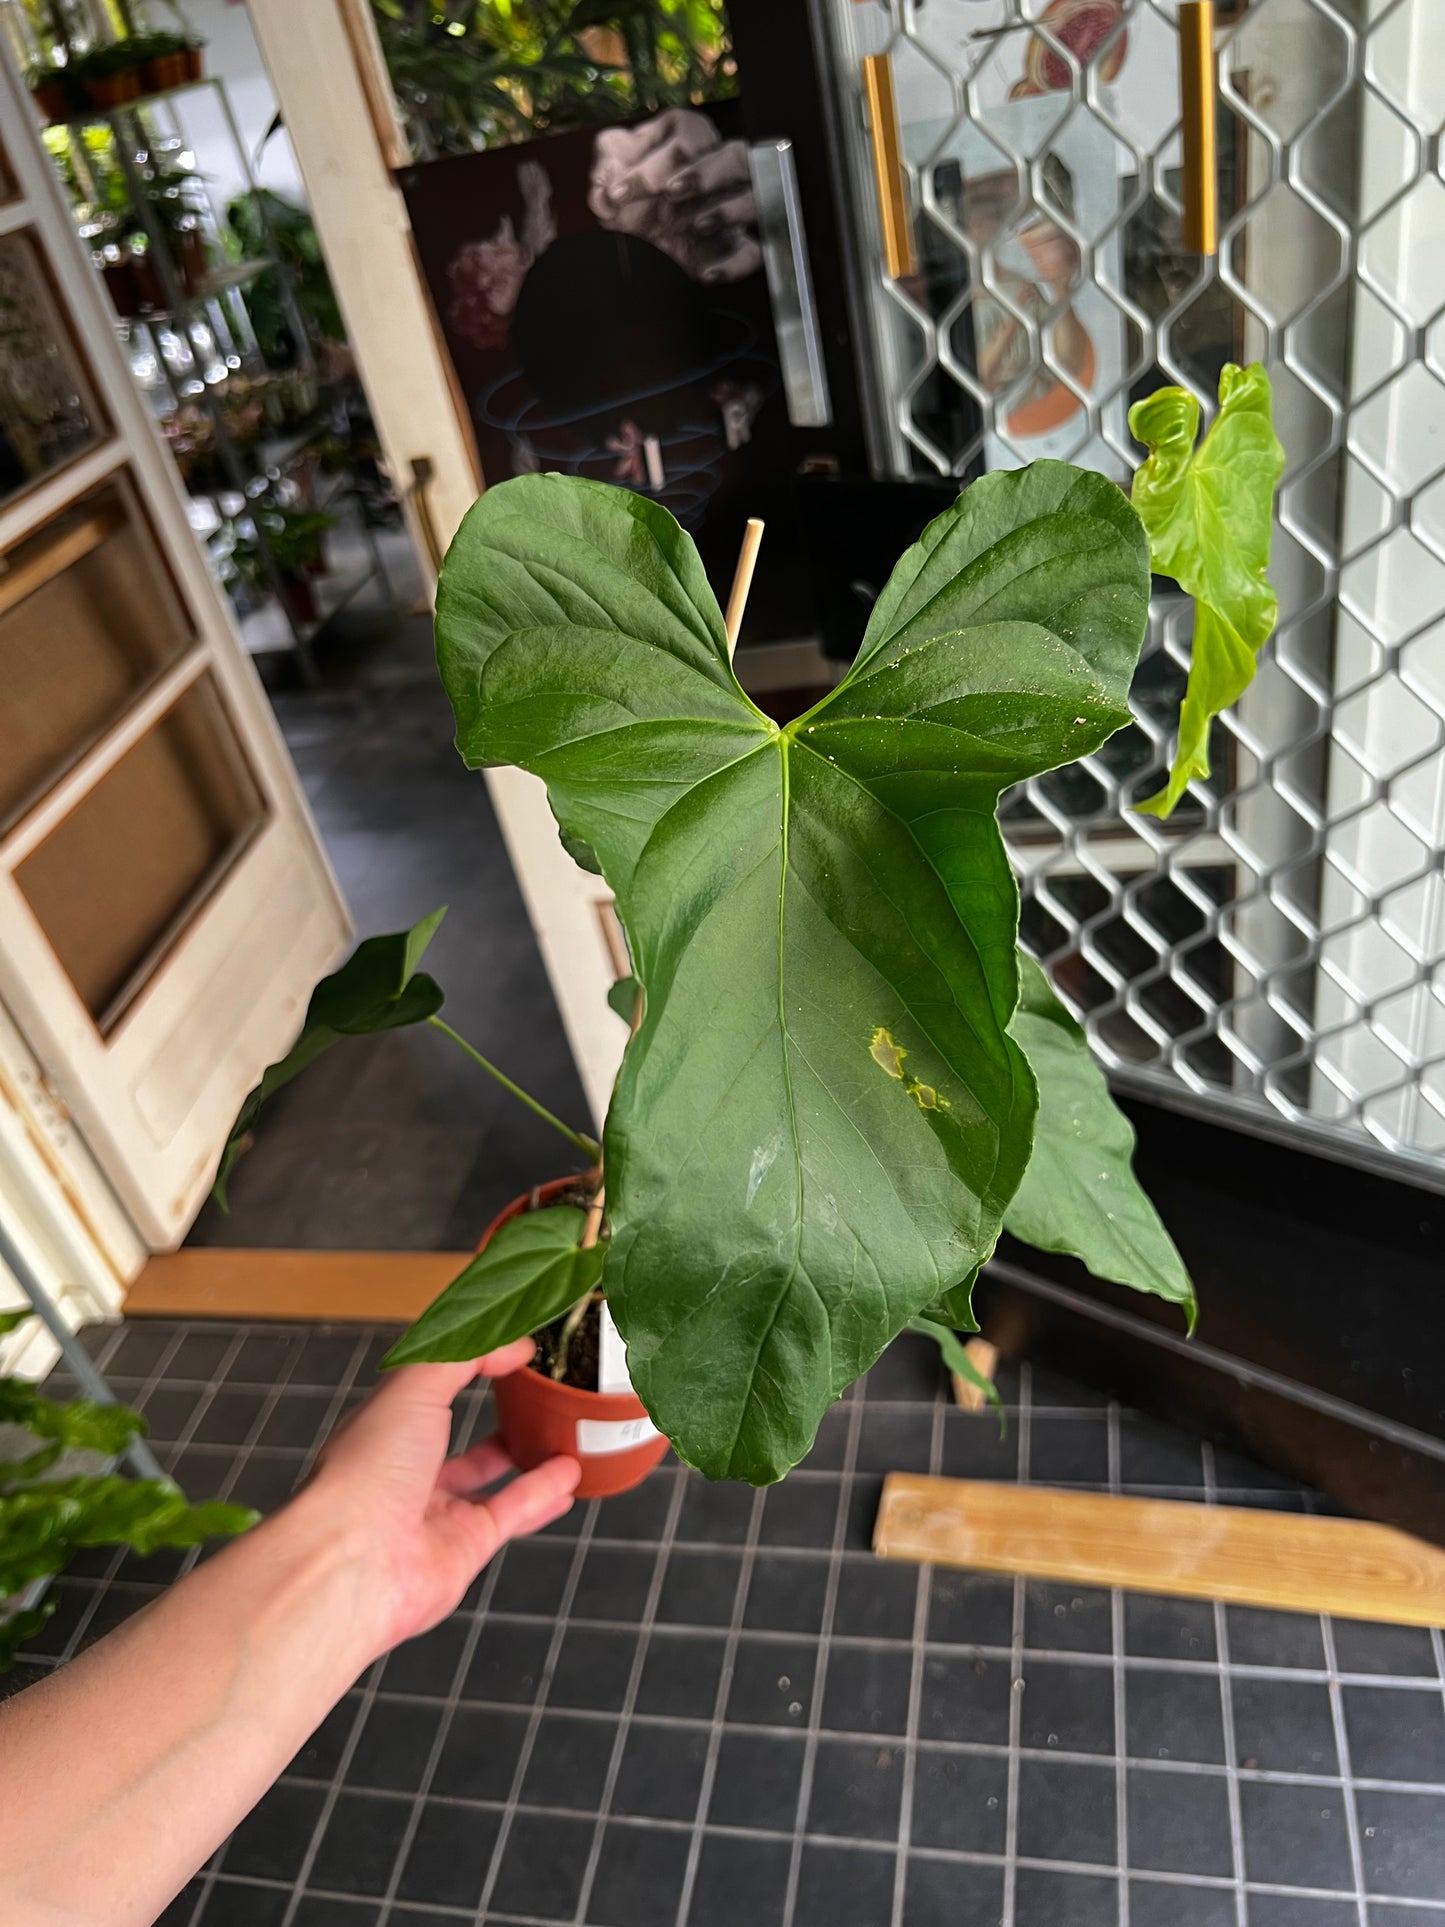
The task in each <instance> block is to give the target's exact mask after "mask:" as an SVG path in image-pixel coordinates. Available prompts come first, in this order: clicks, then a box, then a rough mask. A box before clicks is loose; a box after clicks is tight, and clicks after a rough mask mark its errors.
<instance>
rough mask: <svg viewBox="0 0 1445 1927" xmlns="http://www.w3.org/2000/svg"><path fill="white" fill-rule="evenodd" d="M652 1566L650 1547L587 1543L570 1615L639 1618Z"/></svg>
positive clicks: (573, 1616)
mask: <svg viewBox="0 0 1445 1927" xmlns="http://www.w3.org/2000/svg"><path fill="white" fill-rule="evenodd" d="M656 1566H657V1553H656V1551H655V1550H654V1549H653V1548H652V1547H650V1546H649V1547H646V1548H643V1547H641V1546H639V1547H636V1548H635V1549H634V1548H633V1547H632V1546H596V1545H594V1546H589V1547H588V1548H587V1556H586V1558H585V1560H584V1561H583V1564H582V1571H581V1573H580V1575H579V1576H578V1580H577V1590H576V1592H575V1593H574V1594H573V1597H572V1607H571V1616H572V1618H573V1619H620V1620H636V1619H640V1618H641V1616H642V1609H643V1607H644V1605H645V1604H646V1603H647V1594H648V1589H649V1587H650V1586H651V1584H652V1576H653V1572H654V1570H655V1568H656Z"/></svg>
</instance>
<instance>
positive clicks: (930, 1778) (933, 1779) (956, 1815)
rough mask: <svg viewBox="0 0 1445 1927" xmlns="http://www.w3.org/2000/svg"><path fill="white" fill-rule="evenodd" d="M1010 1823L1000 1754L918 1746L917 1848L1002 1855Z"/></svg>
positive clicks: (1005, 1763) (915, 1776)
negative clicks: (937, 1848)
mask: <svg viewBox="0 0 1445 1927" xmlns="http://www.w3.org/2000/svg"><path fill="white" fill-rule="evenodd" d="M1007 1821H1008V1760H1007V1758H1006V1757H1005V1756H1004V1755H1003V1754H1001V1753H963V1752H958V1751H954V1750H952V1749H945V1748H942V1747H931V1746H926V1747H919V1749H918V1751H917V1753H916V1754H915V1755H914V1761H913V1831H912V1838H913V1844H914V1846H915V1847H940V1848H945V1849H947V1850H948V1851H949V1852H952V1853H1002V1852H1003V1850H1004V1840H1005V1833H1006V1827H1007Z"/></svg>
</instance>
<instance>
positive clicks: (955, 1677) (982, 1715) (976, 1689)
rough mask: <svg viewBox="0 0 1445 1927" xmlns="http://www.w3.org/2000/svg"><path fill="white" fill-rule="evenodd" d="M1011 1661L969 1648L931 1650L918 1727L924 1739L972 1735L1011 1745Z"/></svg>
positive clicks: (977, 1741) (971, 1738) (925, 1666)
mask: <svg viewBox="0 0 1445 1927" xmlns="http://www.w3.org/2000/svg"><path fill="white" fill-rule="evenodd" d="M1009 1680H1010V1674H1009V1663H1008V1661H1007V1660H1006V1659H975V1658H973V1657H972V1656H971V1655H970V1654H968V1653H967V1652H948V1651H943V1652H930V1653H929V1654H928V1656H927V1658H926V1659H925V1660H924V1662H923V1700H922V1704H921V1706H920V1708H919V1716H918V1732H919V1736H920V1738H922V1739H925V1740H955V1741H957V1740H968V1741H972V1742H974V1743H975V1744H977V1745H981V1746H1006V1745H1007V1744H1008V1729H1009V1695H1010V1685H1009Z"/></svg>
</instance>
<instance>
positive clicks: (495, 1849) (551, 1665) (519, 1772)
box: [475, 1499, 601, 1921]
mask: <svg viewBox="0 0 1445 1927" xmlns="http://www.w3.org/2000/svg"><path fill="white" fill-rule="evenodd" d="M600 1503H601V1501H600V1500H597V1499H594V1500H593V1501H592V1502H591V1504H590V1505H589V1506H588V1508H587V1517H586V1518H585V1519H584V1520H583V1521H582V1528H581V1530H580V1531H579V1532H578V1534H577V1541H576V1544H575V1546H574V1547H573V1551H572V1563H571V1565H570V1566H569V1567H568V1569H567V1579H566V1583H565V1584H564V1585H563V1587H562V1597H561V1599H560V1600H559V1601H558V1602H557V1617H556V1622H555V1624H554V1626H553V1629H552V1638H551V1640H550V1642H549V1644H548V1647H547V1657H546V1659H545V1660H544V1661H543V1662H542V1672H541V1677H540V1678H539V1679H538V1681H537V1691H536V1694H535V1696H534V1697H533V1700H532V1711H531V1715H530V1717H529V1718H528V1721H527V1730H526V1732H525V1733H524V1734H523V1735H522V1747H521V1751H520V1752H519V1753H518V1755H517V1764H516V1766H515V1768H514V1769H513V1772H512V1784H511V1787H510V1789H509V1791H508V1794H507V1799H506V1804H505V1805H504V1806H503V1808H502V1818H501V1824H500V1825H499V1826H498V1828H497V1838H496V1840H495V1842H494V1843H493V1846H492V1856H491V1860H490V1861H489V1863H488V1865H487V1876H486V1879H485V1880H484V1881H483V1883H482V1892H481V1898H480V1899H479V1900H478V1902H477V1906H476V1915H475V1917H476V1919H477V1920H479V1921H480V1920H481V1919H482V1917H483V1915H484V1914H485V1913H486V1911H487V1903H488V1902H489V1901H490V1899H491V1897H492V1894H493V1891H494V1890H495V1888H496V1885H497V1880H498V1878H499V1877H500V1875H501V1871H502V1860H503V1857H504V1856H505V1854H506V1851H507V1841H508V1839H509V1838H510V1837H511V1832H512V1822H513V1821H514V1820H515V1819H516V1817H517V1808H518V1807H519V1806H520V1805H521V1793H522V1783H523V1781H524V1780H525V1779H526V1777H527V1768H528V1767H529V1766H530V1765H531V1764H532V1750H533V1748H534V1747H535V1746H536V1744H537V1734H538V1732H539V1731H540V1729H541V1725H542V1715H543V1714H544V1713H545V1712H546V1710H547V1699H548V1696H549V1695H550V1693H551V1691H552V1680H553V1676H554V1675H555V1673H556V1670H557V1661H558V1660H559V1659H560V1658H561V1655H562V1646H563V1643H564V1642H565V1640H566V1637H567V1630H568V1618H569V1614H570V1613H571V1610H572V1601H573V1599H574V1598H575V1597H576V1595H577V1586H578V1583H579V1581H580V1580H581V1577H582V1568H583V1566H584V1565H585V1564H586V1562H587V1553H588V1550H589V1549H590V1546H591V1543H592V1532H593V1528H594V1526H595V1524H596V1520H597V1508H598V1506H599V1505H600Z"/></svg>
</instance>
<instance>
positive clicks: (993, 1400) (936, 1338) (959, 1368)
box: [908, 1317, 1008, 1435]
mask: <svg viewBox="0 0 1445 1927" xmlns="http://www.w3.org/2000/svg"><path fill="white" fill-rule="evenodd" d="M908 1329H909V1330H910V1331H914V1332H920V1333H921V1334H922V1335H923V1337H925V1338H931V1339H932V1340H933V1342H934V1344H935V1345H937V1347H938V1349H939V1351H940V1352H941V1353H942V1354H943V1362H944V1364H945V1365H946V1366H947V1367H948V1369H949V1371H951V1372H957V1373H958V1375H959V1377H960V1378H962V1379H965V1380H966V1381H967V1382H968V1383H969V1384H970V1385H972V1386H974V1387H976V1388H977V1390H979V1391H980V1392H982V1393H983V1395H984V1397H985V1398H986V1399H987V1400H988V1402H989V1404H990V1405H992V1406H993V1407H994V1409H995V1411H997V1413H998V1415H999V1432H1000V1434H1001V1435H1002V1434H1004V1433H1006V1432H1007V1430H1008V1427H1007V1424H1006V1422H1005V1420H1004V1416H1003V1400H1002V1399H1001V1398H1000V1397H999V1395H998V1387H997V1386H996V1385H995V1384H994V1382H993V1380H992V1379H991V1378H985V1377H984V1375H983V1373H982V1372H981V1371H980V1370H979V1369H978V1367H977V1365H975V1364H974V1362H973V1360H972V1359H971V1358H970V1357H969V1355H968V1353H967V1351H966V1350H965V1349H964V1347H963V1345H962V1344H961V1343H960V1342H959V1337H958V1333H957V1332H955V1331H953V1330H952V1329H951V1328H950V1327H949V1326H948V1325H945V1324H944V1323H942V1322H941V1320H939V1319H937V1318H928V1317H919V1318H910V1319H909V1321H908Z"/></svg>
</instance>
